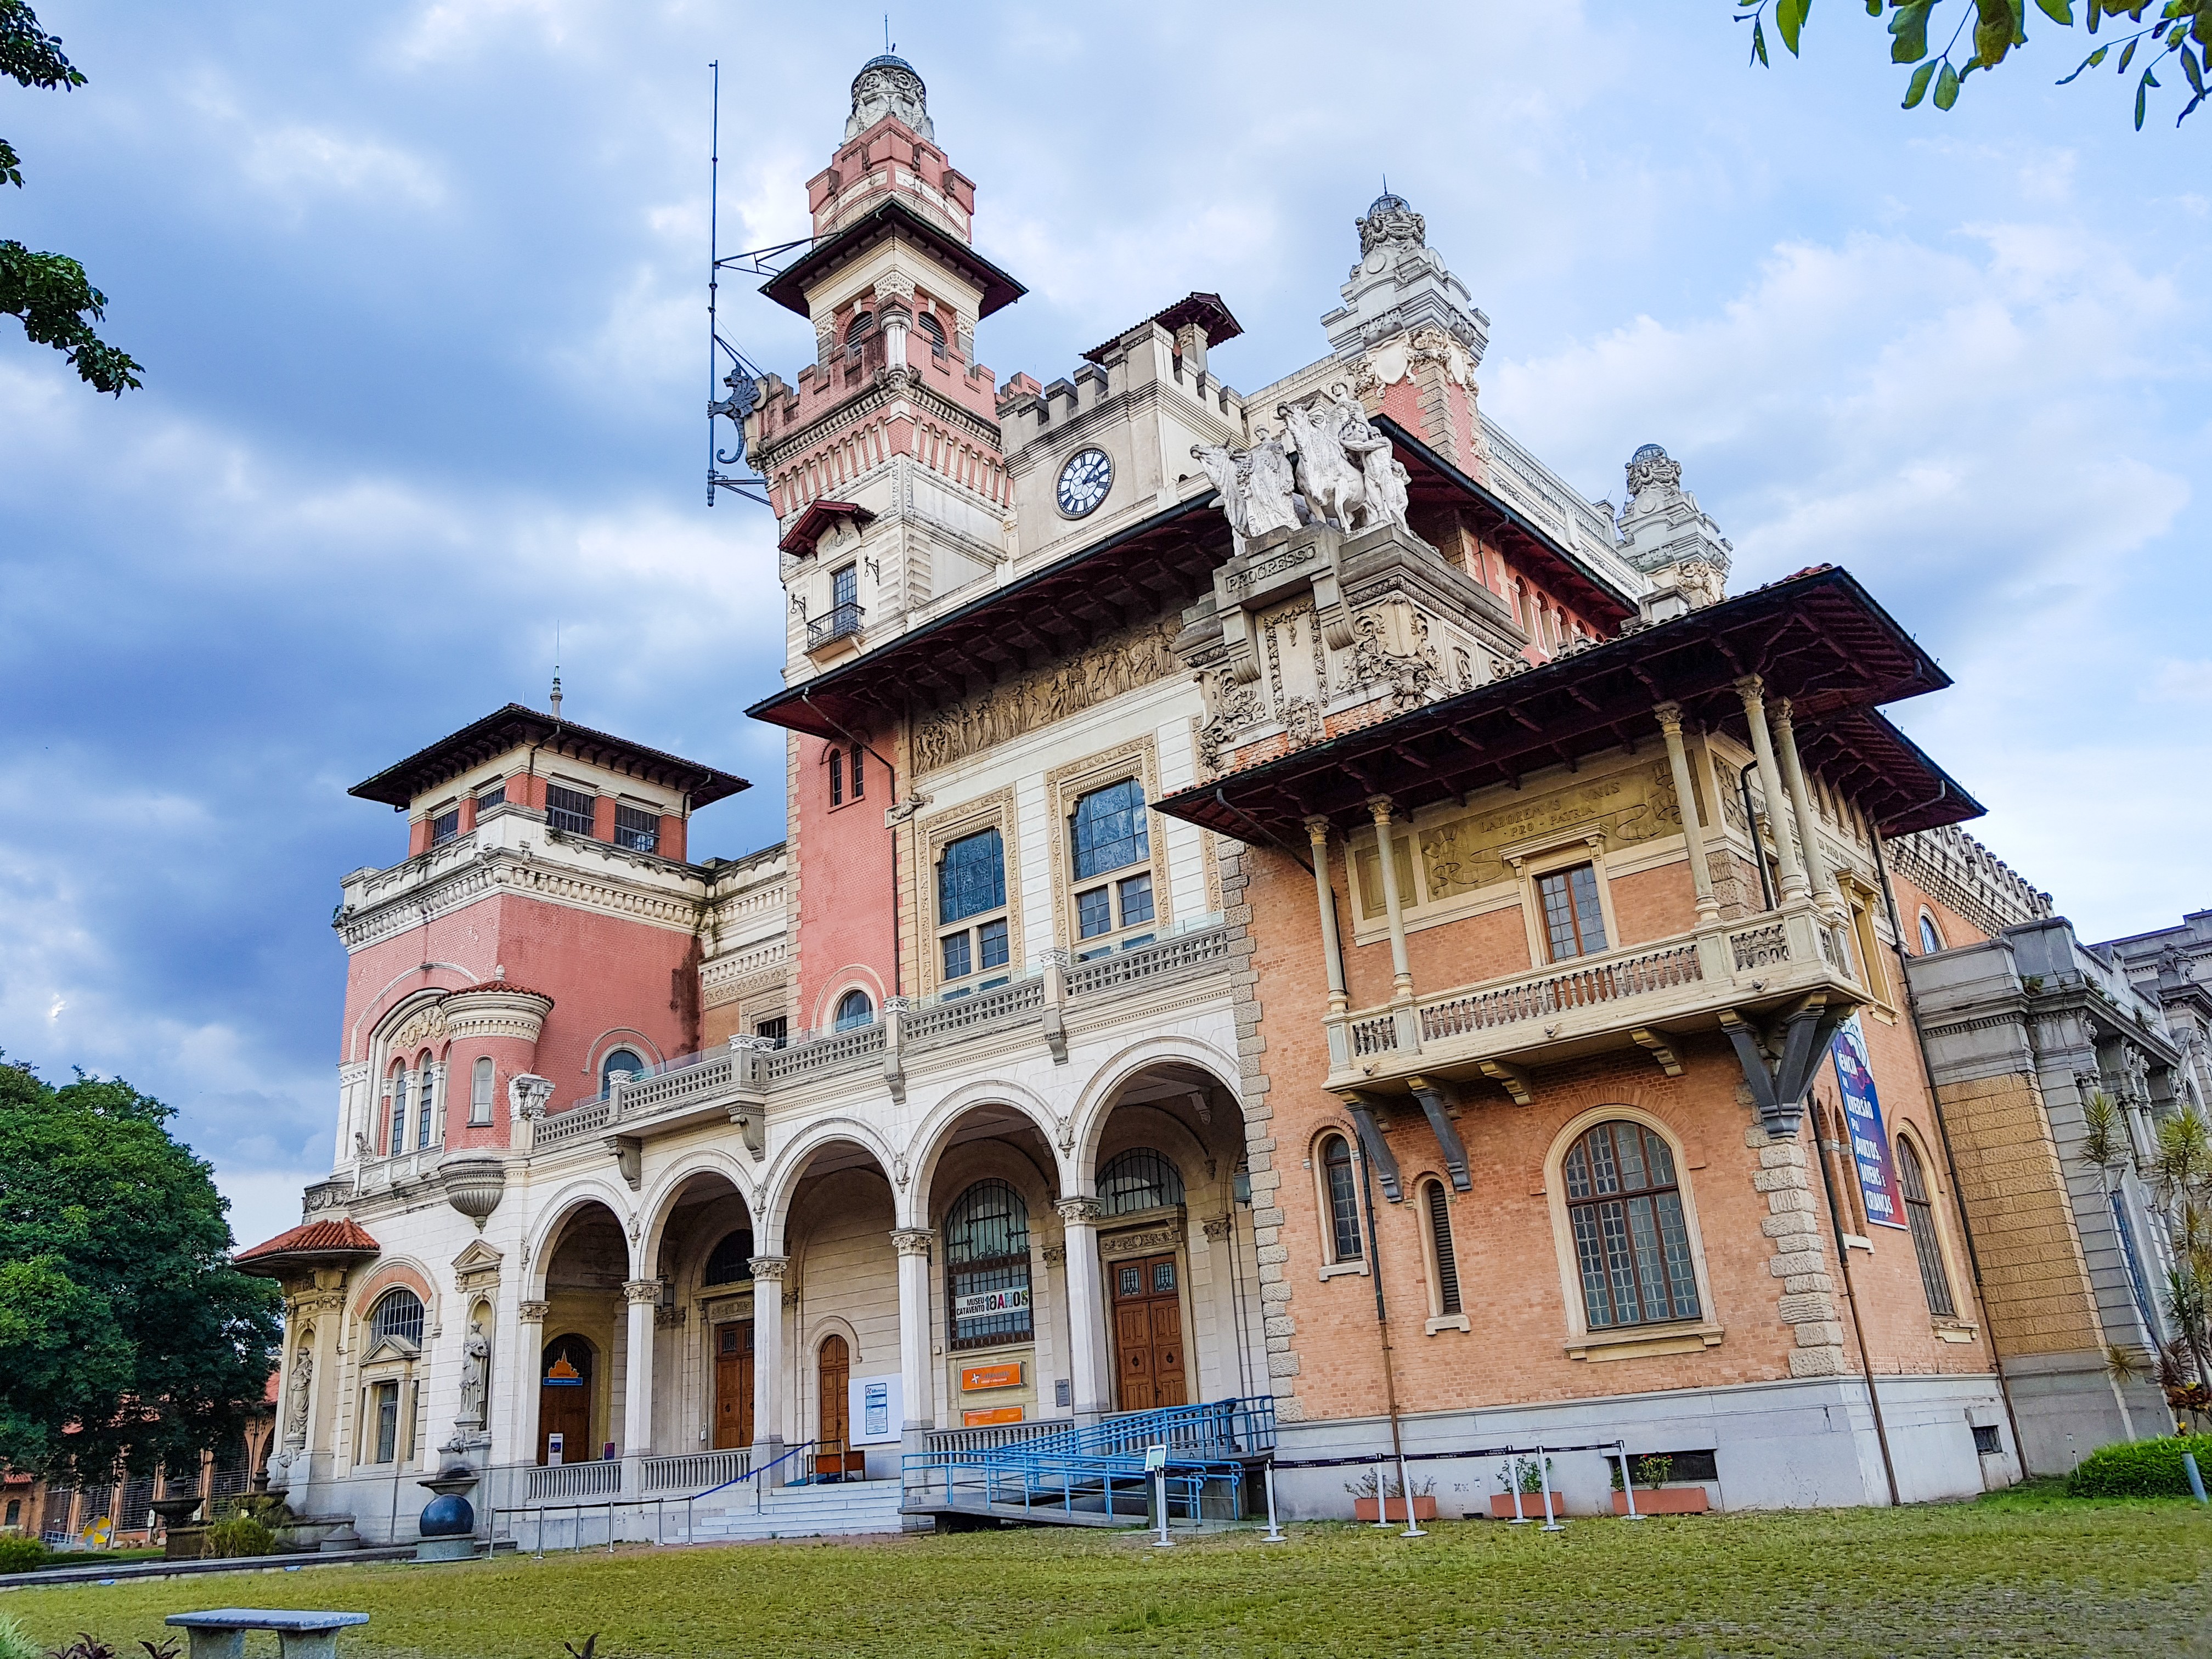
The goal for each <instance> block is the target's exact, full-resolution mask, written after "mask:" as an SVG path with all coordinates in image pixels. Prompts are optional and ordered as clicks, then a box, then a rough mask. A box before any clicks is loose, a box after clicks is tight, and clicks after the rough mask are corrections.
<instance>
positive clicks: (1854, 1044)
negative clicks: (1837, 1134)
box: [1828, 1014, 1907, 1227]
mask: <svg viewBox="0 0 2212 1659" xmlns="http://www.w3.org/2000/svg"><path fill="white" fill-rule="evenodd" d="M1828 1050H1829V1053H1830V1054H1832V1055H1833V1056H1834V1057H1835V1061H1836V1086H1837V1089H1838V1091H1839V1092H1840V1093H1841V1094H1842V1096H1843V1103H1844V1127H1845V1129H1846V1131H1847V1132H1848V1133H1849V1134H1850V1141H1851V1164H1852V1165H1853V1167H1854V1168H1856V1169H1857V1170H1858V1172H1859V1192H1860V1194H1861V1195H1862V1196H1863V1197H1864V1199H1865V1200H1866V1215H1867V1220H1868V1221H1869V1223H1871V1224H1872V1225H1875V1226H1877V1227H1904V1226H1905V1225H1907V1223H1906V1221H1905V1200H1904V1196H1903V1194H1900V1193H1899V1190H1898V1186H1897V1163H1896V1160H1895V1158H1893V1156H1892V1155H1891V1153H1890V1150H1889V1132H1888V1130H1887V1128H1885V1127H1883V1125H1882V1121H1881V1096H1880V1095H1878V1094H1876V1093H1875V1086H1874V1070H1873V1068H1872V1067H1871V1066H1869V1065H1868V1063H1867V1045H1866V1033H1865V1032H1864V1031H1863V1030H1861V1029H1860V1028H1859V1017H1858V1016H1857V1014H1853V1015H1852V1016H1851V1017H1850V1018H1849V1019H1847V1020H1845V1021H1844V1023H1843V1024H1841V1025H1839V1026H1838V1027H1837V1028H1836V1035H1835V1036H1834V1037H1833V1038H1832V1040H1831V1041H1830V1042H1829V1044H1828Z"/></svg>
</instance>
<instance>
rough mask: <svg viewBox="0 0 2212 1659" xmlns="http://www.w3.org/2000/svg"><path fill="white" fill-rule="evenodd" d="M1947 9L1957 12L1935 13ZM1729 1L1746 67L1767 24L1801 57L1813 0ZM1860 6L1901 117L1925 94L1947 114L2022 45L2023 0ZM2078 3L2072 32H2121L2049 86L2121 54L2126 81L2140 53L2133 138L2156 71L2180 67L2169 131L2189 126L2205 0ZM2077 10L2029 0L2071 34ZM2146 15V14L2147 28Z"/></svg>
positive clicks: (2207, 22)
mask: <svg viewBox="0 0 2212 1659" xmlns="http://www.w3.org/2000/svg"><path fill="white" fill-rule="evenodd" d="M1729 3H1730V9H1732V10H1734V11H1735V21H1737V22H1739V23H1749V24H1750V25H1751V60H1752V62H1753V63H1754V64H1761V65H1765V66H1769V67H1771V60H1770V59H1769V58H1768V56H1767V51H1766V25H1767V22H1768V21H1769V20H1770V19H1771V21H1773V24H1774V33H1775V34H1776V35H1777V36H1778V38H1779V39H1780V40H1781V42H1782V44H1783V46H1784V47H1785V48H1786V49H1787V50H1788V51H1789V53H1790V56H1791V57H1793V58H1795V57H1797V56H1798V55H1799V52H1798V46H1799V43H1800V42H1801V41H1802V39H1803V36H1804V30H1805V23H1806V20H1807V18H1808V16H1809V15H1810V14H1811V12H1812V9H1813V0H1729ZM1862 3H1863V5H1864V6H1865V8H1866V14H1867V15H1868V16H1869V17H1873V18H1880V17H1881V16H1882V15H1884V13H1885V11H1887V15H1888V19H1889V21H1888V29H1889V37H1890V46H1889V58H1890V62H1892V63H1893V64H1905V65H1910V66H1911V69H1912V73H1911V76H1910V77H1909V78H1908V79H1907V80H1906V82H1905V105H1904V106H1905V108H1906V109H1913V108H1916V107H1917V106H1919V104H1920V103H1921V102H1922V100H1927V99H1929V94H1930V93H1931V92H1932V93H1933V94H1934V97H1933V99H1932V100H1930V101H1932V102H1933V103H1934V104H1935V106H1936V108H1937V109H1944V110H1948V109H1949V108H1950V107H1951V106H1953V105H1954V104H1956V103H1957V102H1958V101H1959V94H1960V92H1962V91H1963V90H1965V88H1966V81H1967V77H1969V76H1972V75H1973V74H1974V73H1975V72H1976V71H1978V70H1994V69H1996V67H1997V66H1998V65H1999V64H2002V63H2003V62H2004V61H2005V59H2006V58H2008V57H2009V56H2010V55H2011V54H2012V52H2013V50H2014V48H2015V47H2018V46H2026V45H2027V12H2028V0H1887V4H1885V0H1862ZM1952 3H1956V5H1957V7H1958V9H1957V10H1956V11H1955V12H1946V11H1944V10H1943V8H1944V7H1945V6H1946V5H1948V4H1952ZM2080 3H2081V7H2082V12H2083V15H2082V21H2081V25H2079V26H2078V27H2083V28H2084V29H2085V30H2086V32H2087V33H2090V34H2095V33H2097V32H2098V29H2099V27H2100V25H2102V24H2103V23H2104V22H2105V21H2106V20H2107V19H2110V18H2125V19H2126V20H2127V23H2126V25H2116V26H2115V27H2118V28H2120V29H2121V30H2122V33H2120V34H2119V36H2118V38H2117V39H2115V40H2107V41H2106V42H2105V43H2104V44H2102V45H2100V46H2095V47H2093V48H2092V49H2091V51H2090V52H2089V55H2088V56H2087V58H2083V59H2082V60H2081V63H2080V64H2078V65H2077V66H2076V67H2075V70H2074V73H2073V74H2071V75H2069V76H2065V77H2064V78H2063V79H2062V80H2060V81H2059V82H2057V84H2058V85H2060V86H2062V87H2063V86H2064V85H2066V84H2067V82H2070V81H2073V80H2075V79H2076V78H2078V77H2079V76H2081V75H2082V74H2083V73H2084V72H2085V71H2087V70H2093V69H2096V68H2099V67H2100V66H2101V65H2102V64H2105V63H2106V60H2107V59H2109V58H2111V57H2112V53H2113V52H2118V53H2119V62H2118V64H2115V65H2114V66H2113V68H2114V73H2115V74H2118V75H2122V76H2124V75H2125V74H2126V73H2127V72H2128V70H2130V68H2132V67H2133V66H2134V64H2135V61H2136V55H2137V54H2138V53H2139V52H2143V51H2144V49H2145V48H2146V47H2148V61H2146V63H2145V64H2144V65H2143V72H2142V77H2141V78H2140V79H2138V80H2137V81H2136V131H2138V132H2140V131H2142V124H2143V118H2144V116H2145V115H2146V114H2147V113H2148V111H2149V107H2150V103H2149V100H2150V94H2152V93H2153V92H2154V91H2156V90H2158V89H2159V88H2160V87H2161V86H2163V85H2164V84H2165V83H2164V82H2161V81H2160V79H2159V78H2158V70H2159V69H2160V67H2161V66H2165V67H2166V68H2167V69H2168V70H2169V71H2171V70H2172V69H2173V68H2176V67H2178V68H2179V70H2180V73H2181V76H2182V77H2183V79H2185V81H2186V82H2188V84H2189V91H2190V99H2189V101H2188V103H2186V104H2185V105H2184V106H2182V111H2181V113H2180V114H2179V115H2178V116H2176V117H2175V118H2174V125H2177V126H2179V125H2180V124H2181V123H2182V122H2184V121H2185V120H2187V119H2188V118H2189V117H2190V116H2191V114H2192V113H2194V112H2195V111H2196V108H2197V106H2198V105H2199V104H2201V103H2203V101H2204V97H2205V76H2206V74H2207V72H2208V65H2212V0H2165V3H2164V4H2163V5H2162V6H2161V5H2159V4H2158V3H2157V0H2080ZM2034 7H2035V9H2036V10H2038V11H2039V12H2040V13H2042V14H2043V16H2044V18H2045V20H2046V21H2050V22H2051V23H2054V24H2056V25H2057V26H2058V27H2061V28H2066V29H2071V28H2074V27H2077V25H2076V24H2075V19H2074V8H2075V0H2034ZM2146 13H2150V14H2152V15H2151V17H2150V21H2148V22H2146V21H2144V15H2145V14H2146ZM1946 21H1948V22H1950V23H1951V25H1952V27H1951V31H1950V33H1949V34H1948V35H1945V34H1944V33H1942V25H1943V24H1944V23H1945V22H1946ZM2130 26H2132V27H2130ZM1931 29H1932V33H1931ZM1931 40H1942V43H1943V45H1942V50H1941V51H1940V52H1939V51H1936V50H1935V49H1934V48H1933V47H1932V46H1931V45H1930V44H1929V43H1930V41H1931Z"/></svg>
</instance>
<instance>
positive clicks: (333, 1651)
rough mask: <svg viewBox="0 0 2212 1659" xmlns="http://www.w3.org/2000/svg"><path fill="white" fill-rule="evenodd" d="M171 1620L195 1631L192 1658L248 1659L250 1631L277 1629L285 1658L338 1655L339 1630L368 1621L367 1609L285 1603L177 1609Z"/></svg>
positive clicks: (327, 1658)
mask: <svg viewBox="0 0 2212 1659" xmlns="http://www.w3.org/2000/svg"><path fill="white" fill-rule="evenodd" d="M166 1622H167V1623H169V1624H172V1625H175V1626H179V1627H180V1628H182V1629H185V1630H188V1631H190V1632H191V1633H192V1652H191V1659H245V1653H246V1632H248V1631H250V1630H273V1631H275V1632H276V1634H277V1640H278V1641H279V1643H280V1644H282V1649H281V1650H282V1652H283V1659H337V1650H338V1632H340V1631H342V1630H343V1629H344V1628H345V1627H346V1626H348V1625H365V1624H367V1623H368V1614H367V1613H295V1612H292V1611H290V1610H289V1609H286V1608H282V1607H216V1608H215V1609H213V1610H212V1611H210V1612H207V1613H171V1614H170V1615H169V1617H168V1619H167V1621H166Z"/></svg>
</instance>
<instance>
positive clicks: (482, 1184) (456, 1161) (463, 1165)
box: [438, 1152, 507, 1232]
mask: <svg viewBox="0 0 2212 1659" xmlns="http://www.w3.org/2000/svg"><path fill="white" fill-rule="evenodd" d="M438 1182H439V1184H440V1185H441V1186H442V1187H443V1188H445V1189H446V1202H447V1203H448V1204H450V1205H452V1206H453V1207H454V1208H455V1209H456V1210H459V1212H461V1213H462V1214H463V1215H465V1216H466V1217H468V1218H469V1219H470V1220H471V1221H473V1222H474V1223H476V1225H477V1231H479V1232H481V1231H483V1225H484V1220H485V1218H487V1217H489V1215H490V1214H491V1212H493V1211H494V1210H496V1209H497V1208H499V1200H500V1197H501V1194H504V1193H505V1192H506V1191H507V1164H506V1163H505V1161H504V1160H502V1159H501V1158H500V1156H499V1154H497V1153H496V1152H456V1153H455V1154H453V1157H451V1158H447V1159H446V1160H445V1161H444V1162H443V1163H441V1164H439V1165H438Z"/></svg>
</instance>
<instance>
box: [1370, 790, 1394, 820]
mask: <svg viewBox="0 0 2212 1659" xmlns="http://www.w3.org/2000/svg"><path fill="white" fill-rule="evenodd" d="M1367 810H1368V811H1370V812H1371V813H1373V814H1374V815H1375V822H1376V823H1389V822H1390V812H1391V810H1392V809H1391V801H1390V797H1389V796H1388V795H1370V796H1369V797H1368V798H1367Z"/></svg>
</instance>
